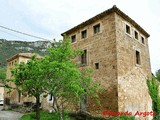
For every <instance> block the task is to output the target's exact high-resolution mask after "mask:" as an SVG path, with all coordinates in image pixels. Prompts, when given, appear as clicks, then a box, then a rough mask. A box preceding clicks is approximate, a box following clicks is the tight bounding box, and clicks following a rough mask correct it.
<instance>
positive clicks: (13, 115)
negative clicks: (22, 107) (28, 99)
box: [0, 106, 23, 120]
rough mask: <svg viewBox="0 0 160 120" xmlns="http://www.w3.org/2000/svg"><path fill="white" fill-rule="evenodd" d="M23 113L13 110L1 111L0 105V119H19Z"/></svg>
mask: <svg viewBox="0 0 160 120" xmlns="http://www.w3.org/2000/svg"><path fill="white" fill-rule="evenodd" d="M22 115H23V114H21V113H17V112H13V111H1V106H0V120H19V118H20V117H21V116H22Z"/></svg>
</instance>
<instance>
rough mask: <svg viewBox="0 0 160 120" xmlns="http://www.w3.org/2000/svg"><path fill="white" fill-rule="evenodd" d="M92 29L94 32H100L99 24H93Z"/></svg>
mask: <svg viewBox="0 0 160 120" xmlns="http://www.w3.org/2000/svg"><path fill="white" fill-rule="evenodd" d="M93 29H94V34H96V33H99V32H100V24H97V25H95V26H93Z"/></svg>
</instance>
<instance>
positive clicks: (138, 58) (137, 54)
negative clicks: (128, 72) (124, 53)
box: [136, 51, 141, 65]
mask: <svg viewBox="0 0 160 120" xmlns="http://www.w3.org/2000/svg"><path fill="white" fill-rule="evenodd" d="M140 63H141V61H140V52H139V51H136V64H139V65H140Z"/></svg>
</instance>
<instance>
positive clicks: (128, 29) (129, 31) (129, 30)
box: [126, 25, 131, 34]
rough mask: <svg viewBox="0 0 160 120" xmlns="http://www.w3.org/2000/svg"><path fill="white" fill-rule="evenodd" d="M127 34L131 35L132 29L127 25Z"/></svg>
mask: <svg viewBox="0 0 160 120" xmlns="http://www.w3.org/2000/svg"><path fill="white" fill-rule="evenodd" d="M126 33H128V34H131V28H130V26H129V25H126Z"/></svg>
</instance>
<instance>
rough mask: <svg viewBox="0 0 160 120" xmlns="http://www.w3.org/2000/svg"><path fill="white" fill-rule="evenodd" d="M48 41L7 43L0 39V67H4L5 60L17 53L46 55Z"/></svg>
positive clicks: (7, 41) (49, 43)
mask: <svg viewBox="0 0 160 120" xmlns="http://www.w3.org/2000/svg"><path fill="white" fill-rule="evenodd" d="M50 45H51V42H50V41H35V42H26V41H9V40H4V39H0V67H3V66H6V60H7V59H8V58H10V57H11V56H13V55H15V54H17V53H27V52H30V53H38V54H40V55H42V56H44V55H46V54H47V47H48V46H50Z"/></svg>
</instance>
